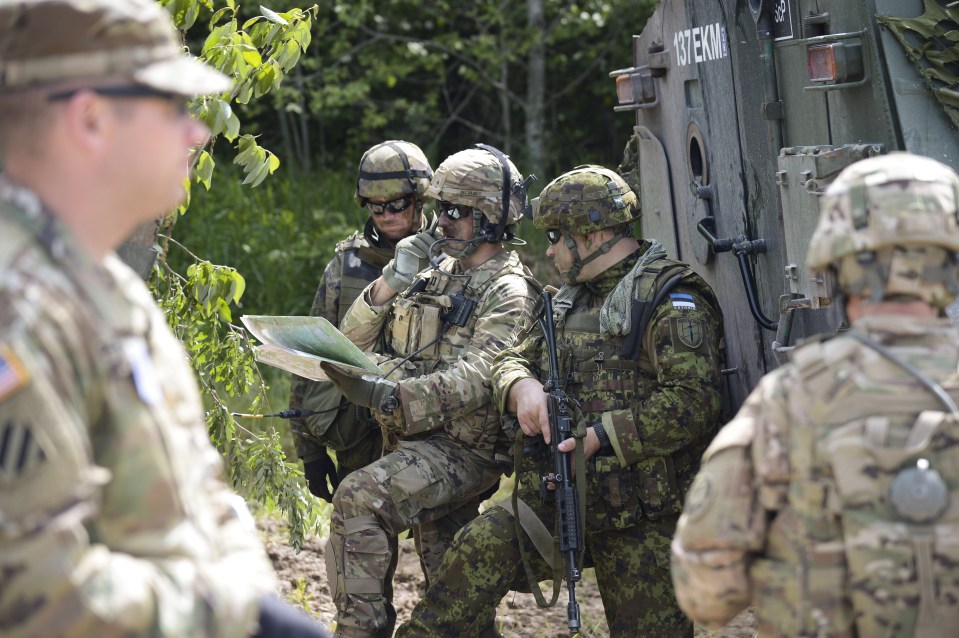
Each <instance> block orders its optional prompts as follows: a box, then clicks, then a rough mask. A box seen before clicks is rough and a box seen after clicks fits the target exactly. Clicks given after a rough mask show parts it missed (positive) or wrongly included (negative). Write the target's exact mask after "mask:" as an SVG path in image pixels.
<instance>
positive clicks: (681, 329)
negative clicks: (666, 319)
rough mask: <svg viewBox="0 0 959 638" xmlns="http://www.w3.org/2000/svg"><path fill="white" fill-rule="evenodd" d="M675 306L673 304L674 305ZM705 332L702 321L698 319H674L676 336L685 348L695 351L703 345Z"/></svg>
mask: <svg viewBox="0 0 959 638" xmlns="http://www.w3.org/2000/svg"><path fill="white" fill-rule="evenodd" d="M673 305H675V302H674V304H673ZM705 333H706V330H705V328H704V327H703V320H702V319H699V318H698V317H680V318H678V319H676V336H677V337H679V340H680V341H681V342H682V343H683V345H685V346H686V347H687V348H692V349H693V350H695V349H696V348H698V347H699V346H701V345H703V337H704V336H705Z"/></svg>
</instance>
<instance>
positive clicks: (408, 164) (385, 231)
mask: <svg viewBox="0 0 959 638" xmlns="http://www.w3.org/2000/svg"><path fill="white" fill-rule="evenodd" d="M432 176H433V169H432V168H430V164H429V161H428V160H427V159H426V155H424V154H423V151H422V150H420V148H419V147H418V146H417V145H415V144H412V143H410V142H404V141H401V140H390V141H387V142H382V143H380V144H377V145H376V146H373V147H372V148H370V149H369V150H368V151H366V152H365V153H364V154H363V157H362V158H361V159H360V166H359V171H358V174H357V177H356V192H355V193H354V195H353V200H354V201H355V202H356V205H357V206H361V207H365V208H367V209H368V210H369V211H370V218H369V219H367V220H366V225H365V226H364V227H363V231H362V232H356V233H353V234H352V235H350V236H349V237H347V238H346V239H345V240H343V241H341V242H339V243H338V244H337V245H336V253H335V254H334V255H333V259H331V260H330V263H329V264H327V266H326V270H324V271H323V276H322V277H321V278H320V285H319V287H318V288H317V290H316V297H315V298H314V299H313V307H312V308H311V309H310V316H313V317H323V318H325V319H326V320H327V321H329V322H330V323H332V324H333V325H335V326H338V325H339V324H340V321H342V319H343V316H344V315H346V311H347V310H349V308H350V306H351V305H352V304H353V302H354V301H355V300H356V298H357V297H358V296H359V294H360V293H361V292H362V291H363V289H364V288H366V286H368V285H369V284H370V283H371V282H372V281H374V280H375V279H376V278H378V277H379V276H380V274H381V272H382V270H383V267H384V266H386V264H387V263H389V261H390V259H392V258H393V251H394V250H395V248H396V242H398V241H399V240H401V239H403V238H404V237H408V236H410V235H412V234H415V233H419V232H423V231H425V230H426V225H427V221H428V220H427V218H426V216H425V215H424V214H423V203H424V201H425V198H424V193H425V192H426V187H427V186H429V184H430V177H432ZM290 407H291V408H293V409H302V408H306V409H309V410H313V411H314V412H316V413H317V414H313V415H311V416H309V417H306V418H297V419H293V420H291V421H290V427H291V429H292V431H293V443H294V445H295V446H296V452H297V455H298V456H299V457H300V458H301V459H302V460H303V472H304V474H305V475H306V481H307V484H308V485H309V487H310V491H311V492H313V494H314V495H316V496H318V497H319V498H322V499H324V500H326V501H330V500H332V498H333V490H335V489H336V486H337V485H338V483H339V481H338V476H346V475H347V474H349V473H350V472H352V471H353V470H356V469H359V468H361V467H363V466H365V465H367V464H369V463H372V462H373V461H375V460H376V459H378V458H380V456H382V454H383V437H382V435H381V433H380V430H379V428H376V427H370V423H371V420H370V419H371V417H370V415H369V410H367V409H365V408H357V406H354V405H352V404H351V403H349V402H348V401H346V400H345V399H343V396H342V395H341V394H340V392H339V390H337V389H336V387H335V386H334V385H333V384H331V383H329V382H316V381H310V380H309V379H304V378H302V377H298V376H296V375H293V378H292V381H291V383H290ZM328 447H329V448H332V449H333V450H336V462H337V464H338V465H339V470H337V467H336V465H334V463H333V460H332V459H331V458H330V457H329V455H328V454H327V448H328ZM327 482H329V485H328V484H327Z"/></svg>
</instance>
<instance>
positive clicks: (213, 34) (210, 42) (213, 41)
mask: <svg viewBox="0 0 959 638" xmlns="http://www.w3.org/2000/svg"><path fill="white" fill-rule="evenodd" d="M224 11H226V9H220V10H219V11H217V12H216V14H215V15H214V17H216V15H219V14H220V13H222V12H224ZM211 23H212V21H211ZM234 33H236V20H230V21H229V22H225V23H223V24H221V25H220V26H218V27H216V28H215V29H213V30H212V31H210V35H208V36H207V37H206V40H205V41H204V42H203V49H201V51H200V56H205V55H207V54H208V53H209V52H210V50H212V49H213V48H214V47H216V46H219V45H220V42H221V41H222V40H223V39H224V38H228V37H229V36H231V35H232V34H234Z"/></svg>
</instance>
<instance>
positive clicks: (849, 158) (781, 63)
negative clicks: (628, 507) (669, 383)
mask: <svg viewBox="0 0 959 638" xmlns="http://www.w3.org/2000/svg"><path fill="white" fill-rule="evenodd" d="M949 4H950V3H948V2H946V0H664V1H663V2H662V3H661V5H660V6H659V7H658V8H657V10H656V11H655V13H654V14H653V16H652V17H651V18H650V20H649V21H648V23H647V24H646V26H645V28H644V29H643V32H642V33H641V34H640V35H637V36H634V38H633V65H632V66H631V67H629V68H624V69H620V70H617V71H613V72H612V73H610V75H611V76H612V77H613V78H615V81H616V90H617V97H618V106H616V107H615V108H616V110H619V111H630V112H633V113H635V117H636V123H635V128H634V134H633V136H632V138H631V139H630V141H629V143H628V144H627V148H626V156H625V157H624V164H623V166H621V167H620V172H622V173H623V174H624V176H625V177H627V179H628V180H630V181H631V183H632V185H633V187H634V189H636V188H638V191H637V192H640V193H641V194H642V196H641V197H642V207H643V218H642V231H643V234H644V236H648V237H655V238H657V239H659V240H660V241H662V242H663V243H664V244H665V245H666V247H667V249H669V250H670V251H671V252H672V254H674V255H677V256H678V257H679V258H680V259H682V260H684V261H687V262H689V263H691V264H692V265H693V266H694V267H695V268H696V269H697V270H698V271H699V272H700V273H701V274H702V275H703V277H704V278H705V279H706V280H707V281H709V283H710V284H711V285H712V286H713V288H714V289H715V290H716V292H717V294H718V296H719V298H720V302H721V303H722V305H723V310H724V313H725V316H726V343H727V369H726V370H725V373H726V374H727V380H728V386H729V393H730V398H731V403H732V406H731V407H732V408H736V407H738V405H739V404H740V403H741V402H742V400H743V398H745V395H746V394H747V393H748V392H749V390H750V389H751V388H752V387H753V386H754V385H755V384H756V382H757V381H758V380H759V378H760V377H761V376H762V375H763V374H764V373H765V372H767V371H769V370H771V369H772V368H774V367H776V366H777V365H778V364H779V363H781V362H782V360H783V359H784V357H785V354H786V353H787V352H788V350H789V349H790V348H791V347H792V346H793V345H794V344H795V342H796V341H797V340H799V339H801V338H803V337H807V336H810V335H813V334H817V333H821V332H830V331H834V330H836V329H837V327H839V326H840V323H841V322H842V320H843V318H842V315H841V313H840V311H839V310H838V304H834V303H833V293H832V291H831V290H829V289H828V287H827V284H826V282H824V281H822V280H814V279H812V278H811V277H810V276H809V274H808V273H807V270H806V264H805V256H806V250H807V247H808V245H809V238H810V236H811V235H812V231H813V229H814V228H815V225H816V221H817V219H818V202H817V200H818V197H819V195H820V194H821V193H822V192H823V190H824V189H825V187H826V186H827V185H828V184H829V183H830V181H831V180H832V179H833V178H834V177H835V176H836V174H837V173H838V172H839V171H840V170H841V169H843V168H844V167H845V166H847V165H848V164H850V163H852V162H854V161H856V160H858V159H861V158H864V157H868V156H871V155H875V154H878V153H885V152H889V151H894V150H908V151H911V152H914V153H918V154H922V155H927V156H929V157H933V158H935V159H938V160H940V161H942V162H945V163H947V164H949V165H951V166H953V167H959V133H957V130H956V125H957V122H959V115H957V113H959V111H957V108H956V107H957V106H959V93H957V92H956V91H957V87H956V84H957V83H959V63H957V61H959V25H957V22H959V6H957V3H951V4H952V5H954V7H955V8H946V7H948V6H949Z"/></svg>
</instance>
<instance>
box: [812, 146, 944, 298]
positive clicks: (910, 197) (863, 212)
mask: <svg viewBox="0 0 959 638" xmlns="http://www.w3.org/2000/svg"><path fill="white" fill-rule="evenodd" d="M957 204H959V175H956V173H955V171H953V170H952V169H951V168H949V167H948V166H946V165H945V164H942V163H940V162H937V161H935V160H933V159H929V158H927V157H920V156H918V155H912V154H910V153H891V154H889V155H881V156H878V157H872V158H869V159H865V160H862V161H860V162H857V163H855V164H853V165H852V166H849V167H848V168H846V169H845V170H843V171H842V172H841V173H840V174H839V176H838V177H837V178H836V180H835V181H834V182H833V183H832V184H831V185H830V186H829V187H828V188H827V189H826V192H825V194H824V195H823V198H822V201H821V203H820V216H819V224H818V226H817V227H816V231H815V232H814V233H813V236H812V239H811V240H810V244H809V254H808V256H807V258H806V263H807V266H808V267H809V269H810V270H811V271H812V273H813V275H814V276H816V275H822V276H825V277H832V278H834V279H833V282H834V283H836V284H837V285H838V287H839V289H840V290H841V291H842V292H844V293H846V294H852V295H857V296H867V297H869V298H870V299H872V300H873V301H879V300H882V299H890V298H896V297H899V296H904V297H912V298H916V297H918V298H919V299H922V300H923V301H925V302H927V303H929V304H931V305H933V306H936V307H938V308H944V307H945V306H946V305H948V304H949V303H950V302H951V301H952V300H953V299H954V298H955V297H956V295H957V294H959V284H957V280H956V271H957V254H959V219H957V216H959V209H957Z"/></svg>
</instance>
